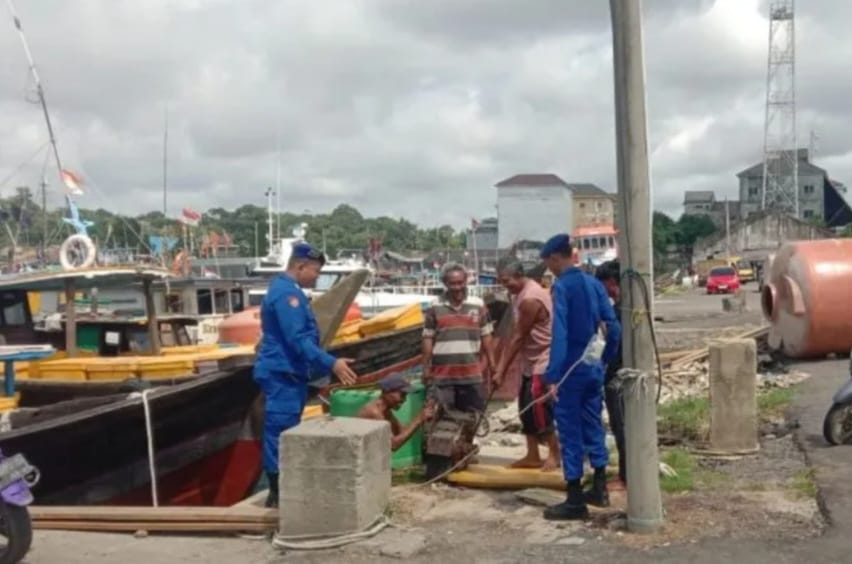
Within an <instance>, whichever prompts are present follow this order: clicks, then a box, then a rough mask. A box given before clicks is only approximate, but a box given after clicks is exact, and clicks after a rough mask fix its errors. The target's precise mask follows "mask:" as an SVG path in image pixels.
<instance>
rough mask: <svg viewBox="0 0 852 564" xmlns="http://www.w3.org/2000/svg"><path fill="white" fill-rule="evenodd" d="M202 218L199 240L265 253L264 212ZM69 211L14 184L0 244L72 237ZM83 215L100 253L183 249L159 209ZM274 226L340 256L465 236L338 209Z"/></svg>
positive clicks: (211, 213)
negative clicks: (161, 245) (217, 238)
mask: <svg viewBox="0 0 852 564" xmlns="http://www.w3.org/2000/svg"><path fill="white" fill-rule="evenodd" d="M202 213H203V216H202V218H201V221H200V222H199V224H198V225H197V226H196V227H192V228H191V231H192V237H193V238H194V239H195V241H196V242H198V241H200V239H201V238H202V237H203V235H204V234H207V233H210V232H216V233H218V234H222V233H228V234H229V235H230V237H231V240H232V241H233V242H234V244H236V245H237V247H238V252H239V255H240V256H245V257H252V256H259V255H264V254H266V252H267V251H268V242H267V231H268V228H267V217H268V212H267V210H266V208H264V207H261V206H256V205H251V204H247V205H244V206H240V207H238V208H237V209H235V210H226V209H224V208H221V207H215V208H211V209H208V210H207V211H205V212H202ZM66 214H67V211H66V210H65V209H64V208H63V209H49V210H47V211H46V212H45V211H44V210H43V209H42V207H41V205H40V204H39V203H38V202H37V201H36V198H35V197H34V195H33V193H32V191H31V190H30V189H29V188H28V187H25V186H21V187H18V188H17V189H16V191H15V195H13V196H11V197H9V198H0V220H2V221H3V223H4V229H3V230H2V232H0V240H2V243H0V245H2V246H5V247H8V246H11V245H12V244H15V245H16V246H17V247H18V248H25V247H30V248H39V247H42V246H43V245H45V243H46V246H51V245H59V244H60V243H61V242H62V241H63V240H64V239H65V237H67V236H68V235H70V234H71V228H70V227H69V226H67V225H65V223H64V222H63V221H62V217H63V216H65V215H66ZM80 217H81V218H82V219H85V220H89V221H92V222H93V223H94V226H93V227H91V228H90V229H89V235H90V236H91V237H92V239H94V240H95V242H96V243H97V244H98V246H99V247H100V248H129V249H135V250H136V252H139V253H144V252H146V250H147V241H148V237H149V236H163V237H174V238H176V239H178V245H179V246H183V245H184V241H183V240H182V239H183V237H184V229H183V226H182V225H181V224H180V223H179V222H178V221H177V219H175V218H174V217H167V216H166V215H165V214H163V212H161V211H151V212H147V213H144V214H140V215H136V216H130V215H122V214H116V213H113V212H110V211H108V210H105V209H103V208H98V209H85V208H81V209H80ZM272 223H273V225H274V226H276V234H277V226H278V225H280V226H281V236H282V237H290V236H291V232H292V229H293V228H294V227H297V226H298V225H300V224H303V223H304V224H307V232H306V235H305V238H306V239H307V240H308V241H309V242H310V243H311V244H312V245H315V246H316V247H318V248H323V249H325V251H326V252H327V253H328V254H329V255H330V256H332V257H334V256H337V253H338V251H342V250H350V249H351V250H359V251H365V250H366V249H368V247H369V244H370V241H371V239H373V240H378V241H381V245H382V248H383V249H384V250H387V251H397V252H405V251H406V250H410V249H417V250H422V251H427V252H428V251H434V250H439V249H441V250H443V249H461V248H463V247H464V246H465V237H466V234H465V232H464V231H457V230H456V229H454V228H453V227H452V226H450V225H442V226H439V227H435V228H424V227H420V226H418V225H416V224H414V223H412V222H411V221H408V220H406V219H403V218H393V217H389V216H380V217H364V216H363V215H362V214H361V213H360V212H359V211H358V210H357V209H355V208H354V207H352V206H350V205H347V204H341V205H339V206H337V207H336V208H334V210H332V211H331V212H330V213H321V214H312V213H307V212H306V213H302V214H294V213H289V212H288V213H282V214H280V216H279V215H275V214H273V220H272Z"/></svg>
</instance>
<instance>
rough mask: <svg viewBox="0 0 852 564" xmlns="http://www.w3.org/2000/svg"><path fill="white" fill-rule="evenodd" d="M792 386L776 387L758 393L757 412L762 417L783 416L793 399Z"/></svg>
mask: <svg viewBox="0 0 852 564" xmlns="http://www.w3.org/2000/svg"><path fill="white" fill-rule="evenodd" d="M794 395H795V392H794V391H793V389H792V388H774V389H772V390H769V391H767V392H762V393H760V394H758V395H757V412H758V413H759V414H760V418H761V419H768V418H773V417H781V416H783V415H784V412H785V411H786V410H787V408H788V407H789V406H790V404H791V403H792V401H793V396H794Z"/></svg>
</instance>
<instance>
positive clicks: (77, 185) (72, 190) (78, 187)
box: [62, 168, 83, 196]
mask: <svg viewBox="0 0 852 564" xmlns="http://www.w3.org/2000/svg"><path fill="white" fill-rule="evenodd" d="M62 183H63V184H65V188H66V189H67V190H68V193H69V194H74V195H75V196H79V195H80V194H82V193H83V188H82V186H83V177H82V176H80V175H79V174H77V173H74V172H71V171H70V170H65V169H64V168H63V169H62Z"/></svg>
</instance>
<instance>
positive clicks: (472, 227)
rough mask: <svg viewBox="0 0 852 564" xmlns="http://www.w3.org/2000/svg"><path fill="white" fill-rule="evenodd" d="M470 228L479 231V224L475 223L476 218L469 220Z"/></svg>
mask: <svg viewBox="0 0 852 564" xmlns="http://www.w3.org/2000/svg"><path fill="white" fill-rule="evenodd" d="M470 228H471V229H473V230H474V231H476V230H477V229H479V222H478V221H476V218H471V219H470Z"/></svg>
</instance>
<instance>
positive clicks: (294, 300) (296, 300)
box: [287, 296, 299, 307]
mask: <svg viewBox="0 0 852 564" xmlns="http://www.w3.org/2000/svg"><path fill="white" fill-rule="evenodd" d="M287 303H288V304H290V307H299V298H297V297H296V296H290V297H289V298H287Z"/></svg>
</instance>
